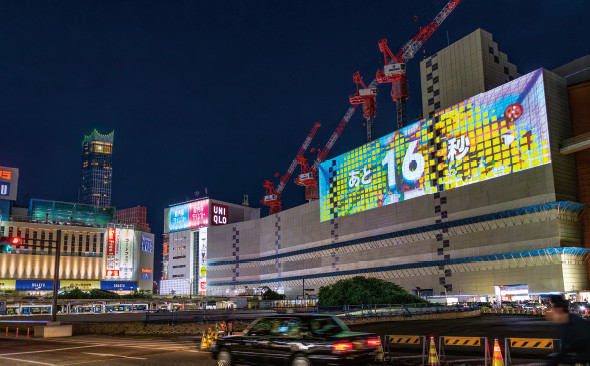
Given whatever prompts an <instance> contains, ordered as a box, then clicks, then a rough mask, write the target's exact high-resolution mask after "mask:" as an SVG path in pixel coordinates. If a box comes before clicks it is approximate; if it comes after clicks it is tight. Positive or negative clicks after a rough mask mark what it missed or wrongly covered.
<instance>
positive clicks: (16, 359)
mask: <svg viewBox="0 0 590 366" xmlns="http://www.w3.org/2000/svg"><path fill="white" fill-rule="evenodd" d="M0 358H2V359H5V360H11V361H18V362H30V363H34V364H37V365H46V366H57V365H55V364H52V363H47V362H39V361H30V360H23V359H20V358H12V357H0Z"/></svg>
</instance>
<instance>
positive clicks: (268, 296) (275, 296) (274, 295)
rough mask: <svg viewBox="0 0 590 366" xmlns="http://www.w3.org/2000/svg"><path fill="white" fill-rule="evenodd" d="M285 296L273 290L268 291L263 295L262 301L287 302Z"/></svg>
mask: <svg viewBox="0 0 590 366" xmlns="http://www.w3.org/2000/svg"><path fill="white" fill-rule="evenodd" d="M285 297H286V296H285V295H281V294H279V293H278V292H275V291H273V290H271V289H267V290H266V291H265V292H264V293H263V294H262V300H285Z"/></svg>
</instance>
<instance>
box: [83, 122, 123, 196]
mask: <svg viewBox="0 0 590 366" xmlns="http://www.w3.org/2000/svg"><path fill="white" fill-rule="evenodd" d="M114 138H115V131H111V133H109V134H108V135H103V134H101V133H99V132H98V131H97V130H94V131H92V133H91V134H90V135H87V136H84V139H83V140H82V174H81V177H80V191H79V193H78V201H79V202H80V203H85V204H89V205H95V206H110V205H111V186H112V180H113V158H112V156H113V140H114Z"/></svg>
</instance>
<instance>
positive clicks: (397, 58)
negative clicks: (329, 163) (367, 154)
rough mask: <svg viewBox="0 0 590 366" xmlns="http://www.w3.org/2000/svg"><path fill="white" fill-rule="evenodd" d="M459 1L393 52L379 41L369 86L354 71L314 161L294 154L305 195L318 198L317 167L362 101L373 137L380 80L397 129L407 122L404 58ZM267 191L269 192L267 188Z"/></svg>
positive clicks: (369, 137) (453, 1)
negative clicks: (349, 91) (340, 112)
mask: <svg viewBox="0 0 590 366" xmlns="http://www.w3.org/2000/svg"><path fill="white" fill-rule="evenodd" d="M459 2H461V0H450V1H448V2H447V4H446V5H445V7H444V8H443V9H442V10H441V11H440V12H439V13H438V15H437V16H436V17H435V18H434V20H433V21H432V22H431V23H430V24H429V25H427V26H426V27H422V28H420V31H419V32H418V33H417V34H416V35H415V36H414V37H412V38H411V39H410V40H408V41H407V42H406V43H405V44H404V45H403V46H402V48H401V49H400V50H399V51H398V52H397V53H396V54H393V52H392V51H391V49H390V48H389V47H388V46H387V39H382V40H381V41H379V50H380V51H381V52H382V53H383V57H384V67H383V69H382V70H379V71H377V75H376V77H375V79H373V81H371V83H370V84H369V85H368V86H366V85H365V84H364V82H363V81H362V78H361V77H360V74H359V73H358V72H357V73H356V74H354V76H353V80H354V82H355V83H356V84H357V93H356V94H355V95H353V96H350V97H349V101H350V102H351V106H350V107H349V108H348V109H347V110H346V113H345V114H344V117H342V119H341V120H340V122H339V123H338V126H337V127H336V130H334V132H333V133H332V135H331V136H330V139H329V140H328V142H327V143H326V145H325V146H324V148H323V149H322V150H321V151H320V152H319V154H318V156H317V157H316V159H315V161H314V162H313V165H312V166H311V167H310V166H309V164H308V161H307V159H306V158H304V157H303V155H301V156H300V157H299V158H296V160H297V163H298V164H299V165H300V166H301V174H299V176H298V177H297V178H295V183H296V184H297V185H300V186H304V187H305V198H306V199H307V200H308V201H311V200H314V199H318V198H319V195H318V176H317V171H318V168H319V166H320V164H321V163H322V162H323V161H324V160H325V159H326V157H327V156H328V153H329V152H330V150H331V149H332V147H333V146H334V144H335V143H336V140H338V138H339V137H340V134H341V133H342V131H343V130H344V127H346V125H347V124H348V122H349V121H350V119H351V118H352V115H353V114H354V112H355V111H356V108H357V107H358V106H359V105H361V104H362V105H363V117H364V118H365V120H366V125H367V140H368V141H369V142H370V141H372V140H373V138H374V118H375V117H376V116H377V111H376V107H377V103H376V94H377V86H378V85H379V84H382V83H391V97H392V99H393V101H394V102H395V103H396V111H397V128H398V129H400V128H402V127H404V126H405V125H406V120H407V117H406V100H407V99H408V97H409V93H408V79H407V76H406V62H408V61H409V60H411V59H412V58H413V57H414V56H415V55H416V52H418V50H419V49H420V48H421V47H422V45H424V43H425V42H426V41H427V40H428V38H430V36H431V35H432V33H434V31H435V30H436V29H437V28H438V27H439V26H440V24H441V23H442V22H443V21H444V20H445V19H446V18H447V17H448V16H449V14H451V12H452V11H453V10H454V9H455V7H456V6H457V5H458V4H459ZM359 85H360V86H362V88H359ZM361 91H362V93H361ZM373 91H374V93H373ZM271 183H272V182H271ZM267 192H269V190H268V189H267ZM270 192H272V190H270ZM279 200H280V197H279ZM279 206H280V204H279ZM271 211H272V210H271ZM279 211H280V208H279Z"/></svg>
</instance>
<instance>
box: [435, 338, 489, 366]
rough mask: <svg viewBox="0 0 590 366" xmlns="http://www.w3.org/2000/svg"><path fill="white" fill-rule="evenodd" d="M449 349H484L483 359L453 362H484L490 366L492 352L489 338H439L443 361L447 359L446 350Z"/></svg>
mask: <svg viewBox="0 0 590 366" xmlns="http://www.w3.org/2000/svg"><path fill="white" fill-rule="evenodd" d="M447 347H475V348H480V347H483V350H482V351H483V357H481V358H475V359H467V360H453V362H473V361H481V360H483V361H484V365H487V364H488V360H489V358H490V352H489V347H488V339H487V337H455V336H441V337H439V338H438V349H439V352H440V358H441V360H444V358H445V349H446V348H447Z"/></svg>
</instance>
